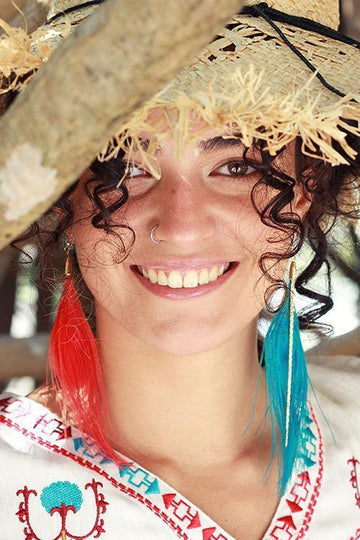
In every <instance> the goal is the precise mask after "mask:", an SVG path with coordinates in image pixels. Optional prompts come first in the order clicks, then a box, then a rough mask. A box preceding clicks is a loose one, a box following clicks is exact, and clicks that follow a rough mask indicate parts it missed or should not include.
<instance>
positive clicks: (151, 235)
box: [150, 224, 164, 244]
mask: <svg viewBox="0 0 360 540" xmlns="http://www.w3.org/2000/svg"><path fill="white" fill-rule="evenodd" d="M158 226H159V224H157V225H154V226H153V227H152V228H151V230H150V238H151V240H152V241H153V242H155V244H160V242H163V241H164V240H156V238H155V236H154V231H155V229H157V227H158Z"/></svg>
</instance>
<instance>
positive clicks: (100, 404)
mask: <svg viewBox="0 0 360 540" xmlns="http://www.w3.org/2000/svg"><path fill="white" fill-rule="evenodd" d="M64 249H65V252H66V265H65V282H64V286H63V291H62V295H61V298H60V302H59V307H58V310H57V315H56V318H55V321H54V325H53V328H52V332H51V335H50V344H49V357H48V374H47V381H49V379H50V384H49V386H50V387H51V388H52V389H54V391H55V395H59V396H60V398H61V403H62V411H63V416H64V420H65V422H66V416H67V414H68V413H70V415H71V423H72V424H73V425H76V427H78V429H80V430H81V431H83V432H84V433H86V434H87V435H88V436H89V437H90V438H91V439H93V440H94V441H95V442H96V443H98V445H99V446H100V447H101V449H102V450H103V451H104V452H105V454H106V455H108V456H109V457H110V458H111V459H113V460H114V461H116V462H117V463H119V464H121V463H124V464H125V463H126V464H128V462H127V461H124V460H122V459H121V458H120V457H119V455H118V454H116V452H115V451H114V450H113V448H112V447H111V446H110V444H109V441H108V437H107V435H106V433H105V423H104V420H105V419H107V418H109V416H108V408H107V401H106V394H105V385H104V377H103V373H102V368H101V362H100V358H99V353H98V347H97V341H96V338H95V336H94V334H93V332H92V331H91V328H90V326H89V323H88V321H87V319H86V317H85V314H84V312H83V309H82V307H81V304H80V301H79V298H78V294H77V292H76V289H75V286H74V282H73V264H72V257H73V253H74V245H73V244H71V243H70V242H69V241H68V240H67V239H66V240H65V247H64Z"/></svg>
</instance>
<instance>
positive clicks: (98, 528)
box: [16, 479, 109, 540]
mask: <svg viewBox="0 0 360 540" xmlns="http://www.w3.org/2000/svg"><path fill="white" fill-rule="evenodd" d="M57 484H69V486H74V484H70V482H55V483H54V484H52V485H50V486H47V489H48V490H49V489H51V488H54V489H53V491H55V492H56V493H57V494H58V493H59V488H58V486H57ZM75 487H76V488H77V486H75ZM99 487H103V486H102V484H101V482H96V480H95V479H93V480H92V481H91V482H89V483H87V484H86V485H85V489H88V488H91V489H92V491H93V493H94V497H95V505H96V516H95V522H94V524H93V526H92V528H91V530H90V532H88V533H86V534H84V535H81V536H78V535H74V534H71V533H70V532H69V531H68V529H67V526H66V517H67V514H68V513H69V512H73V513H74V514H75V513H76V512H77V511H78V509H79V507H80V506H81V503H82V500H81V501H80V502H79V501H75V504H71V503H68V504H66V503H64V502H63V501H62V502H61V504H58V505H57V504H54V505H53V506H51V508H50V509H49V513H50V515H54V514H56V513H58V514H59V515H60V517H61V531H60V532H59V534H57V535H56V536H55V537H54V539H53V540H58V539H60V538H68V539H69V540H70V539H72V540H85V539H86V538H90V537H91V536H92V535H94V536H93V538H99V536H100V535H101V534H102V533H103V532H105V529H104V520H103V518H101V517H100V514H104V513H105V512H106V506H107V505H108V504H109V503H108V502H106V501H105V498H104V495H103V494H102V493H100V492H99ZM45 489H46V488H45ZM77 489H78V488H77ZM16 495H17V496H19V497H20V496H23V499H24V500H23V501H22V502H20V505H19V510H18V511H17V512H16V515H17V516H18V518H19V520H20V522H21V523H26V526H25V527H24V531H23V532H24V534H25V540H41V538H40V537H39V536H37V534H36V533H35V531H34V529H33V526H32V525H31V523H30V521H31V520H30V512H29V498H30V496H31V495H33V496H34V497H36V496H37V491H35V490H34V489H29V488H28V487H27V486H24V488H23V489H19V490H18V491H17V493H16ZM50 496H51V493H50ZM68 498H69V497H68ZM70 498H71V494H70ZM65 499H66V497H65ZM76 503H78V504H76ZM43 506H44V504H43Z"/></svg>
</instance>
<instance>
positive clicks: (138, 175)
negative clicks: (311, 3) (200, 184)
mask: <svg viewBox="0 0 360 540" xmlns="http://www.w3.org/2000/svg"><path fill="white" fill-rule="evenodd" d="M234 165H240V167H244V168H245V169H246V172H244V173H242V174H239V175H236V174H234V175H233V174H224V173H216V171H218V170H219V169H222V168H223V167H231V166H234ZM249 168H250V169H252V170H251V171H250V172H247V171H248V169H249ZM133 169H138V170H140V171H144V172H145V173H146V174H150V173H148V171H146V170H145V169H143V168H141V167H138V166H137V165H135V164H134V165H132V166H131V167H130V168H129V171H128V173H127V175H126V179H129V178H139V177H142V176H145V175H144V174H137V175H134V176H131V174H130V173H131V172H132V170H133ZM255 172H256V169H255V168H254V167H251V165H247V164H246V163H244V162H243V161H241V160H234V159H233V160H231V161H226V162H225V163H223V164H222V165H219V166H218V167H216V169H214V171H213V172H212V173H211V174H210V175H209V176H227V177H230V178H233V179H234V178H239V177H241V176H250V175H252V174H254V173H255Z"/></svg>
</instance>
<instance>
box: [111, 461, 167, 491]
mask: <svg viewBox="0 0 360 540" xmlns="http://www.w3.org/2000/svg"><path fill="white" fill-rule="evenodd" d="M119 474H120V477H121V478H125V477H126V476H127V477H128V478H127V482H128V484H130V485H132V486H135V487H137V488H141V487H146V490H145V493H160V487H159V482H158V480H157V479H156V478H154V476H153V475H152V474H150V473H148V472H147V471H145V470H144V469H142V468H141V467H139V466H136V465H132V466H131V467H122V468H119Z"/></svg>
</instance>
